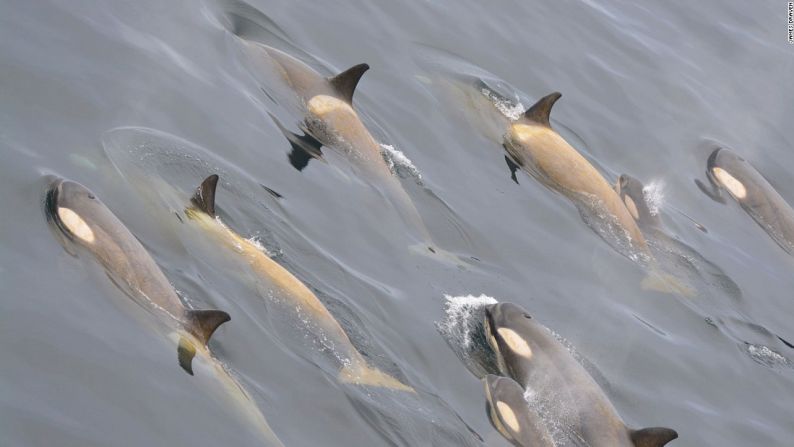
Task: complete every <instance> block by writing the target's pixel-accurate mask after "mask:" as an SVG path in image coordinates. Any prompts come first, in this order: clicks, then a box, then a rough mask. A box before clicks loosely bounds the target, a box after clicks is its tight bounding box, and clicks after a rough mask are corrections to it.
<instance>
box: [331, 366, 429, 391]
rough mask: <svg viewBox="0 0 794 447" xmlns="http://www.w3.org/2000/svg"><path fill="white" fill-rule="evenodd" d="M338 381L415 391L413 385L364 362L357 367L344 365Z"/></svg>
mask: <svg viewBox="0 0 794 447" xmlns="http://www.w3.org/2000/svg"><path fill="white" fill-rule="evenodd" d="M339 381H340V382H342V383H350V384H354V385H362V386H376V387H380V388H389V389H392V390H397V391H408V392H410V393H416V390H414V389H413V387H410V386H408V385H406V384H404V383H402V382H400V381H399V380H397V379H395V378H394V377H392V376H390V375H389V374H386V373H385V372H383V371H381V370H379V369H377V368H372V367H370V366H368V365H366V364H363V365H361V366H358V367H356V366H355V365H352V364H351V365H345V366H344V367H343V368H342V369H341V370H340V371H339Z"/></svg>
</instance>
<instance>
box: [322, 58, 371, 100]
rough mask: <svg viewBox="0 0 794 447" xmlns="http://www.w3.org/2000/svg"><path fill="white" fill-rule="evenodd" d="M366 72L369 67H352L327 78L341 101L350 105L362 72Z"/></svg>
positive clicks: (359, 65) (363, 65)
mask: <svg viewBox="0 0 794 447" xmlns="http://www.w3.org/2000/svg"><path fill="white" fill-rule="evenodd" d="M367 70H369V65H367V64H358V65H354V66H352V67H350V68H348V69H347V70H345V71H343V72H341V73H339V74H338V75H336V76H334V77H332V78H328V82H330V83H331V85H332V86H333V87H334V89H335V90H336V92H337V93H338V94H339V96H340V97H341V98H342V99H344V100H345V101H347V103H348V104H351V105H352V104H353V92H355V90H356V86H357V85H358V81H359V80H360V79H361V76H363V75H364V72H366V71H367Z"/></svg>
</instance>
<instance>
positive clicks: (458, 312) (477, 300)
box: [436, 294, 497, 348]
mask: <svg viewBox="0 0 794 447" xmlns="http://www.w3.org/2000/svg"><path fill="white" fill-rule="evenodd" d="M444 299H446V300H447V302H446V303H445V304H444V313H445V314H446V318H444V320H443V321H440V322H437V323H436V324H437V326H438V329H439V330H440V331H441V332H442V333H443V334H444V335H447V336H451V338H453V339H455V340H457V341H458V342H459V343H460V344H461V345H462V346H463V347H464V348H469V347H470V346H471V332H472V329H473V328H472V324H471V323H473V322H476V323H479V320H477V319H473V318H472V317H473V316H474V315H473V314H474V313H475V312H476V311H477V310H479V309H480V308H482V307H484V306H488V305H490V304H496V303H497V301H496V299H494V298H493V297H490V296H488V295H485V294H482V295H480V296H474V295H465V296H452V295H446V294H445V295H444Z"/></svg>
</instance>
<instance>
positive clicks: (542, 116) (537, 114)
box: [524, 92, 562, 127]
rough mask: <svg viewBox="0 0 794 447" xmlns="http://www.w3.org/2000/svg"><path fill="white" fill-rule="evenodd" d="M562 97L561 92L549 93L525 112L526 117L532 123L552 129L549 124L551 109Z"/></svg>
mask: <svg viewBox="0 0 794 447" xmlns="http://www.w3.org/2000/svg"><path fill="white" fill-rule="evenodd" d="M561 96H562V93H560V92H554V93H549V94H548V95H546V96H544V97H542V98H540V99H539V100H538V102H536V103H535V105H533V106H532V107H530V108H529V109H527V111H526V112H524V117H525V118H526V119H528V120H530V121H533V122H535V123H538V124H542V125H544V126H546V127H551V123H549V115H550V114H551V107H552V106H553V105H554V103H555V102H557V100H558V99H560V97H561Z"/></svg>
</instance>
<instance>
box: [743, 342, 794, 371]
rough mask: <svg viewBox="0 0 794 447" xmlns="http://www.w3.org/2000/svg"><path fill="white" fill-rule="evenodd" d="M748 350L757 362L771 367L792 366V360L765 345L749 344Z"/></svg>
mask: <svg viewBox="0 0 794 447" xmlns="http://www.w3.org/2000/svg"><path fill="white" fill-rule="evenodd" d="M747 352H748V353H749V354H750V358H752V359H753V360H754V361H755V362H756V363H759V364H761V365H764V366H766V367H769V368H776V367H785V366H788V367H791V366H792V364H791V360H789V359H787V358H786V357H784V356H783V355H781V354H780V353H779V352H777V351H774V350H773V349H771V348H769V347H767V346H764V345H754V344H748V345H747Z"/></svg>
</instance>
